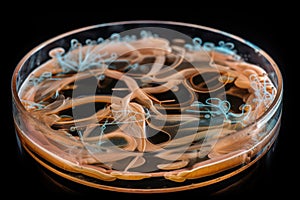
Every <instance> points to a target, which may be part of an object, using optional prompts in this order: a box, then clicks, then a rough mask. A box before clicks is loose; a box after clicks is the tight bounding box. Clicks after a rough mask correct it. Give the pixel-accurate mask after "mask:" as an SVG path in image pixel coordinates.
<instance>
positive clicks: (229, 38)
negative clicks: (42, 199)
mask: <svg viewBox="0 0 300 200" xmlns="http://www.w3.org/2000/svg"><path fill="white" fill-rule="evenodd" d="M12 90H13V96H14V102H13V103H14V119H15V125H16V130H17V134H18V137H19V138H20V141H21V144H22V145H23V148H24V149H25V150H27V152H28V153H29V155H31V156H32V157H33V158H34V159H35V160H36V161H37V162H38V163H40V164H41V165H42V166H44V167H45V168H47V169H48V170H50V171H52V172H54V173H55V174H57V175H59V176H61V177H63V178H66V179H69V180H71V181H74V182H77V183H80V184H83V185H86V186H90V187H93V188H101V189H106V190H112V191H122V192H132V193H153V192H154V193H155V192H157V193H161V192H172V191H180V190H187V189H192V188H199V187H204V186H208V185H212V184H215V183H218V182H221V181H223V180H226V179H228V178H231V177H233V176H235V175H237V174H239V173H240V172H242V171H244V170H245V169H247V168H248V167H250V166H251V165H252V164H254V163H255V162H256V161H257V160H259V159H260V158H261V157H262V156H263V155H264V154H265V153H266V152H267V151H268V149H269V148H270V147H271V146H272V144H273V142H274V141H275V139H276V138H277V134H278V131H279V127H280V116H281V98H282V78H281V74H280V71H279V69H278V67H277V66H276V64H275V63H274V61H273V60H272V59H271V58H270V57H269V56H268V55H267V54H266V53H265V52H263V51H262V50H260V49H259V48H258V47H256V46H255V45H253V44H252V43H250V42H247V41H245V40H243V39H241V38H238V37H236V36H233V35H230V34H228V33H224V32H222V31H218V30H215V29H211V28H207V27H202V26H197V25H192V24H183V23H175V22H159V21H135V22H120V23H111V24H102V25H98V26H92V27H87V28H82V29H78V30H75V31H72V32H69V33H66V34H63V35H60V36H58V37H56V38H53V39H51V40H49V41H46V42H45V43H44V44H41V45H40V46H39V47H37V48H36V49H34V50H32V51H31V52H30V53H28V55H26V56H25V57H24V59H23V60H22V61H21V62H20V63H19V65H18V66H17V68H16V70H15V73H14V77H13V82H12Z"/></svg>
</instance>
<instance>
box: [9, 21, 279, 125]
mask: <svg viewBox="0 0 300 200" xmlns="http://www.w3.org/2000/svg"><path fill="white" fill-rule="evenodd" d="M129 24H144V25H146V24H157V25H177V26H184V27H186V28H196V29H202V30H207V31H210V32H214V33H217V34H221V35H224V36H226V37H229V38H232V39H235V40H237V41H239V42H241V43H244V44H245V45H246V46H249V48H252V49H254V50H255V51H256V52H259V53H260V54H261V55H262V56H263V57H264V58H265V59H266V60H268V61H269V62H270V64H271V66H272V67H273V70H274V72H275V74H276V78H277V80H278V86H277V93H276V96H275V98H274V101H273V102H272V104H271V106H270V107H269V108H268V110H266V112H265V113H264V114H263V115H262V116H261V117H260V118H258V119H257V121H256V123H258V124H264V121H265V120H266V118H267V116H268V115H272V114H273V113H274V112H276V110H277V109H278V107H279V106H280V103H281V100H282V95H283V80H282V74H281V72H280V69H279V67H278V65H277V64H276V63H275V61H274V60H273V59H272V58H271V57H270V56H269V55H268V54H267V53H266V52H265V51H263V50H262V49H260V48H259V47H257V46H256V45H254V44H252V43H250V42H249V41H247V40H245V39H243V38H241V37H239V36H236V35H233V34H230V33H227V32H224V31H222V30H218V29H214V28H210V27H207V26H202V25H197V24H191V23H185V22H175V21H158V20H135V21H119V22H111V23H103V24H97V25H92V26H86V27H83V28H79V29H75V30H72V31H69V32H66V33H63V34H60V35H58V36H56V37H53V38H51V39H49V40H47V41H45V42H43V43H41V44H40V45H38V46H36V47H35V48H33V49H32V50H31V51H29V52H28V53H27V54H26V55H25V56H24V57H23V58H22V59H21V60H20V62H19V63H18V64H17V66H16V68H15V70H14V73H13V75H12V80H11V91H12V98H13V102H14V103H15V104H16V106H17V108H18V109H19V110H20V111H22V112H27V110H26V109H25V107H24V106H23V104H22V103H21V101H20V98H19V96H18V91H17V77H18V73H19V72H20V70H21V68H22V66H23V65H24V63H25V62H26V61H27V60H28V59H29V58H30V57H31V56H32V55H33V54H34V53H35V52H37V51H39V50H40V49H42V48H43V47H45V46H47V45H49V44H50V43H52V42H54V41H56V40H59V39H62V38H64V37H66V36H68V35H71V34H75V33H79V32H82V31H87V30H91V29H94V28H98V27H110V26H116V25H129ZM248 126H249V125H248ZM245 128H246V127H245Z"/></svg>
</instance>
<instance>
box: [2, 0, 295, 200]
mask: <svg viewBox="0 0 300 200" xmlns="http://www.w3.org/2000/svg"><path fill="white" fill-rule="evenodd" d="M112 3H113V2H112ZM102 10H103V9H99V11H91V12H88V13H87V12H86V13H82V12H80V11H79V10H76V11H74V10H73V11H72V12H56V11H55V12H54V11H53V12H45V13H34V14H33V13H32V11H30V12H29V11H28V12H26V11H25V12H22V13H18V16H19V17H17V18H13V17H12V15H11V14H9V15H4V16H2V19H4V24H3V27H4V29H3V30H2V31H1V32H2V33H3V34H2V37H1V41H2V44H4V46H3V50H4V52H5V53H4V54H2V59H1V60H2V61H4V62H2V63H1V65H3V66H1V69H4V72H3V71H1V72H0V73H1V76H0V79H1V83H2V84H1V86H2V87H4V88H3V91H5V93H4V94H3V97H2V99H3V101H5V102H4V104H2V105H4V106H3V107H4V111H5V112H7V114H6V113H4V114H3V117H4V119H3V121H2V122H4V123H3V124H2V127H3V126H4V127H5V128H6V131H4V132H3V133H2V136H1V137H0V138H1V151H2V154H1V155H2V158H1V160H2V161H1V166H2V167H3V170H2V174H3V177H4V178H3V179H2V181H3V182H4V186H3V187H1V190H2V191H3V192H5V193H7V194H8V195H10V197H15V196H19V195H21V196H22V197H23V198H28V197H33V198H34V199H35V197H39V196H40V195H43V196H44V197H50V196H51V195H54V194H59V197H72V198H75V197H77V196H79V197H88V193H86V192H85V194H84V195H80V194H79V192H80V190H78V191H77V192H78V193H77V194H75V195H74V194H72V195H71V194H69V193H66V192H65V193H63V192H62V190H58V189H57V188H56V187H55V186H53V185H52V184H51V183H48V182H45V181H44V179H43V176H42V175H41V173H39V171H38V170H37V168H36V166H35V165H32V163H30V162H27V160H24V159H22V157H21V156H20V155H19V154H18V148H17V146H16V144H17V142H16V139H15V134H14V128H13V121H12V114H11V92H10V80H11V76H12V73H13V70H14V68H15V66H16V65H17V63H18V62H19V60H20V59H21V58H22V57H23V56H24V55H25V54H26V53H27V52H28V51H29V50H31V49H32V48H34V47H35V46H37V45H39V44H40V43H41V42H43V41H45V40H47V39H50V38H52V37H54V36H56V35H59V34H61V33H64V32H67V31H70V30H73V29H77V28H81V27H85V26H88V25H95V24H100V23H105V22H115V21H125V20H143V19H148V20H151V19H153V20H170V21H180V22H187V23H194V24H199V25H205V26H209V27H213V28H216V29H220V30H223V31H226V32H229V33H232V34H234V35H237V36H240V37H242V38H244V39H246V40H249V41H251V42H253V43H254V44H256V45H257V46H259V47H260V48H262V49H263V50H265V51H266V52H267V53H268V54H269V55H270V56H271V57H272V58H273V59H274V60H275V62H276V63H277V64H278V65H279V67H280V69H281V71H282V74H283V77H284V101H283V102H284V105H283V118H282V127H281V131H280V135H279V137H278V141H277V145H276V148H274V149H273V150H272V154H271V155H272V156H271V161H268V162H267V163H262V164H261V165H262V166H263V167H261V168H262V170H259V171H258V172H256V173H254V175H253V177H252V178H251V179H250V180H248V181H246V182H245V183H243V184H240V185H237V186H236V187H234V189H233V190H231V191H229V192H225V193H222V195H217V196H213V197H214V198H223V197H224V196H226V197H237V198H247V197H253V198H260V197H277V196H280V195H284V196H285V198H288V199H291V198H292V196H291V195H292V194H294V193H295V191H296V190H297V189H296V190H295V188H296V187H297V183H296V185H295V184H294V183H293V182H292V181H293V180H296V182H297V179H298V171H299V170H297V164H295V163H297V160H299V159H300V156H299V150H298V152H297V148H296V147H297V146H295V145H296V139H295V138H297V136H296V135H297V134H300V131H299V130H298V129H297V128H295V127H296V126H295V124H293V119H292V117H291V116H292V115H293V113H296V112H297V110H296V109H297V107H296V106H295V105H296V103H297V101H296V98H294V97H293V95H291V94H292V93H294V92H295V91H297V90H295V89H296V88H297V81H298V80H299V79H298V80H297V78H296V77H297V71H299V70H298V69H297V68H299V67H300V66H295V64H294V63H293V62H294V61H295V60H297V59H299V58H297V55H296V54H295V51H296V50H297V45H299V42H298V44H297V40H298V39H297V35H296V34H293V33H294V31H295V30H294V28H293V27H297V21H296V20H295V16H293V14H292V12H289V10H286V9H285V8H283V7H282V8H281V10H276V9H257V10H251V11H246V10H239V9H231V10H230V9H229V8H213V9H207V8H205V7H203V8H197V9H193V10H191V9H190V8H177V9H175V8H169V9H157V8H155V9H154V8H153V9H149V10H147V11H146V10H144V9H137V8H136V9H131V10H126V9H124V10H126V12H125V11H124V12H119V11H117V10H110V11H102ZM205 10H209V11H210V12H209V13H208V12H205ZM282 10H285V12H286V13H285V14H283V13H282ZM6 18H9V19H10V20H6ZM293 47H296V48H295V49H296V50H294V48H293ZM293 78H294V79H293ZM298 85H299V84H298ZM3 101H1V102H2V103H3ZM293 127H294V128H293ZM2 148H3V149H2ZM295 186H296V187H295ZM90 194H93V195H95V197H97V198H104V196H105V195H106V198H113V199H115V198H125V199H138V198H149V199H150V198H151V199H153V198H159V199H174V198H177V197H178V196H179V195H182V196H186V197H185V198H197V199H198V198H199V199H203V198H204V194H203V193H202V192H201V190H197V189H196V190H190V191H185V192H176V193H170V194H159V195H153V194H144V195H141V194H123V193H116V192H107V191H99V192H97V193H90ZM102 195H104V196H102ZM296 195H297V194H296ZM211 198H212V197H211ZM293 198H296V199H297V198H298V197H293Z"/></svg>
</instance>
